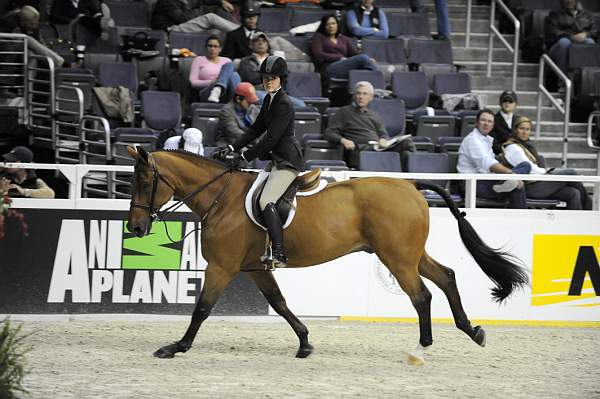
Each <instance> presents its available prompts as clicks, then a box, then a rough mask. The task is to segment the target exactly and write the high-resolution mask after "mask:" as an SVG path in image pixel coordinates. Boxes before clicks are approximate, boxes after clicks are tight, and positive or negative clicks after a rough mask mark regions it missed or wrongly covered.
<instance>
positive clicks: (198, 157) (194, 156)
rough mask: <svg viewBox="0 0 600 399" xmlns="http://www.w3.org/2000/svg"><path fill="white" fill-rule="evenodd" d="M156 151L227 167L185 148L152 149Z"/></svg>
mask: <svg viewBox="0 0 600 399" xmlns="http://www.w3.org/2000/svg"><path fill="white" fill-rule="evenodd" d="M157 152H167V153H171V154H173V153H176V154H180V155H183V156H184V157H187V158H192V160H193V161H196V162H197V161H206V162H209V163H212V164H213V165H215V166H219V167H220V168H222V169H225V168H227V165H226V164H225V163H223V162H221V161H217V160H216V159H213V158H209V157H205V156H203V155H198V154H195V153H193V152H189V151H185V150H181V149H172V150H171V149H168V150H164V149H162V150H156V151H152V153H153V154H154V153H157ZM237 172H242V173H250V174H252V173H255V172H247V171H244V170H237Z"/></svg>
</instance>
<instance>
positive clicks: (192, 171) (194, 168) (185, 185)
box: [159, 153, 251, 213]
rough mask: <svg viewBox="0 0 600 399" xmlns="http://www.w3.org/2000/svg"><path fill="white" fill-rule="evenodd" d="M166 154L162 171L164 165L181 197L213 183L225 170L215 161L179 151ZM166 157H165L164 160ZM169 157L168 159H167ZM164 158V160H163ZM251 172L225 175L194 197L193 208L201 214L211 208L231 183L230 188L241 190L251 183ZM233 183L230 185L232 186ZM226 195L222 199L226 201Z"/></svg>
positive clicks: (231, 189) (161, 164)
mask: <svg viewBox="0 0 600 399" xmlns="http://www.w3.org/2000/svg"><path fill="white" fill-rule="evenodd" d="M161 154H166V155H167V156H166V157H160V159H159V162H160V165H159V170H160V171H161V174H162V173H163V172H162V171H163V168H164V170H165V171H166V173H167V174H168V176H165V177H166V178H167V179H168V180H169V182H170V183H172V185H173V188H175V189H176V190H177V192H176V193H175V194H176V195H177V196H178V197H179V198H184V197H185V196H186V195H188V194H189V193H191V192H193V191H194V190H196V189H198V188H199V187H201V186H203V185H205V184H206V183H208V182H210V181H211V180H213V179H214V178H216V177H217V176H218V175H219V174H221V173H223V172H224V171H225V169H224V168H223V167H221V166H219V165H217V164H216V163H214V162H211V161H209V160H204V159H202V158H196V157H192V156H187V155H183V154H177V153H161ZM163 158H164V160H163ZM167 158H168V159H167ZM161 161H162V162H161ZM250 180H251V177H250V175H249V174H248V175H246V174H244V173H234V174H233V175H230V174H225V175H223V176H222V177H221V178H219V179H218V180H216V181H214V182H213V183H211V184H210V185H209V186H207V187H206V188H205V189H203V190H202V192H200V193H199V194H197V195H196V196H194V200H193V201H192V203H190V205H192V206H193V208H196V209H194V210H197V211H198V212H200V213H202V212H204V211H206V210H207V209H208V207H210V204H211V202H212V201H213V200H214V198H215V197H216V196H217V195H218V194H219V193H220V192H221V191H222V190H223V189H224V188H225V185H228V187H227V191H228V192H229V191H233V190H236V189H237V190H239V189H240V188H241V187H245V186H249V181H250ZM229 186H231V187H229ZM225 199H226V198H223V200H225Z"/></svg>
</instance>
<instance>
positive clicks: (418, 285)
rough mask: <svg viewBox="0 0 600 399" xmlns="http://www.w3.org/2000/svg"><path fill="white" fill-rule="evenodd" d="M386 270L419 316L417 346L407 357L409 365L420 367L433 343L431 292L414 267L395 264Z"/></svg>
mask: <svg viewBox="0 0 600 399" xmlns="http://www.w3.org/2000/svg"><path fill="white" fill-rule="evenodd" d="M384 263H385V264H386V265H388V269H390V271H391V272H392V274H393V275H394V277H396V280H398V284H400V287H402V289H403V290H404V292H406V294H407V295H408V297H409V298H410V300H411V302H412V304H413V306H414V307H415V309H416V311H417V315H418V316H419V332H420V338H419V345H418V346H417V348H416V349H415V350H414V351H413V352H411V353H410V354H409V355H408V362H409V363H410V364H413V365H416V366H420V365H422V364H424V363H425V359H424V353H425V348H426V347H428V346H430V345H431V344H432V343H433V337H432V334H431V292H429V289H427V287H426V286H425V284H424V283H423V280H422V279H421V277H420V276H419V274H418V271H417V267H416V266H415V265H408V264H395V265H397V266H396V267H390V266H389V264H388V263H386V262H385V261H384Z"/></svg>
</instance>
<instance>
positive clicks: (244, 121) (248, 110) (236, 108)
mask: <svg viewBox="0 0 600 399" xmlns="http://www.w3.org/2000/svg"><path fill="white" fill-rule="evenodd" d="M257 103H258V97H257V96H256V90H255V89H254V86H252V84H250V83H248V82H242V83H240V84H238V85H237V86H236V88H235V94H234V96H233V99H232V100H231V101H230V102H228V103H227V104H225V106H224V107H223V108H221V112H220V113H219V125H218V126H217V140H216V141H217V146H219V147H227V146H228V145H230V144H233V143H235V142H236V141H237V140H239V139H240V137H242V135H243V134H245V133H246V132H247V131H248V128H249V127H250V126H252V124H253V123H254V121H255V120H256V117H257V116H258V112H259V111H260V107H258V106H256V104H257Z"/></svg>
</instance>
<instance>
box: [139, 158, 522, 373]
mask: <svg viewBox="0 0 600 399" xmlns="http://www.w3.org/2000/svg"><path fill="white" fill-rule="evenodd" d="M138 151H139V152H138ZM128 152H129V154H130V155H131V156H132V157H133V158H134V160H135V161H136V163H135V169H134V174H133V182H132V201H131V207H130V210H129V215H128V223H127V228H128V229H129V231H131V232H133V233H135V235H136V236H138V237H143V236H144V235H146V234H148V233H149V232H150V229H151V225H152V221H153V219H154V216H155V215H156V214H157V213H158V212H159V209H160V208H161V207H162V206H163V205H164V204H165V203H166V202H167V201H169V200H170V199H171V197H172V196H173V195H175V196H176V197H178V198H185V200H184V203H185V204H186V205H187V206H188V207H189V208H190V209H191V210H192V211H193V212H194V213H195V214H196V215H198V216H199V217H200V218H202V230H201V245H202V256H203V258H204V259H205V260H206V261H207V262H208V265H207V267H206V271H205V281H204V287H203V289H202V292H201V294H200V298H199V300H198V302H197V303H196V306H195V308H194V312H193V314H192V318H191V322H190V325H189V327H188V329H187V331H186V333H185V335H184V336H183V338H182V339H181V340H179V341H177V342H175V343H173V344H169V345H166V346H163V347H162V348H160V349H158V350H157V351H156V352H155V353H154V356H156V357H159V358H172V357H173V356H174V355H175V353H178V352H187V351H188V350H189V349H190V348H191V346H192V342H193V341H194V338H195V337H196V334H197V333H198V330H199V328H200V326H201V324H202V322H203V321H204V320H205V319H206V318H207V317H208V316H209V314H210V312H211V309H212V307H213V305H214V304H215V303H216V302H217V300H218V299H219V297H220V296H221V294H222V293H223V291H224V289H225V287H226V286H227V285H228V284H229V282H230V281H231V280H232V279H233V278H234V277H235V276H236V275H237V274H238V273H240V272H241V271H247V272H248V274H249V276H250V277H251V278H252V279H253V280H254V282H255V283H256V285H257V286H258V288H259V290H260V291H261V292H262V293H263V295H264V296H265V298H266V299H267V301H268V303H269V304H270V305H271V307H272V308H273V309H274V310H275V311H276V312H277V313H278V314H279V315H281V316H282V317H283V318H284V319H285V320H286V321H287V322H288V323H289V324H290V326H291V327H292V329H293V330H294V332H295V333H296V335H297V336H298V339H299V341H300V347H299V349H298V351H297V353H296V357H300V358H304V357H307V356H309V355H310V354H311V353H312V351H313V346H312V345H311V344H310V343H309V341H308V329H307V328H306V326H305V325H304V324H303V323H302V322H301V321H300V320H299V319H298V318H297V317H296V316H295V315H294V314H293V313H292V312H291V311H290V309H288V307H287V305H286V301H285V299H284V297H283V295H282V294H281V292H280V290H279V287H278V286H277V282H276V280H275V278H274V276H273V274H272V272H271V271H258V270H260V269H261V268H263V269H264V267H263V266H262V264H261V263H260V256H261V255H262V253H263V250H264V248H265V234H266V233H265V232H264V231H263V230H261V229H260V228H259V227H258V226H256V225H255V224H254V223H253V222H252V221H251V220H250V218H249V217H248V216H247V214H246V211H245V208H244V198H245V195H246V192H247V191H248V189H249V188H250V186H251V184H252V182H253V181H254V179H255V178H256V176H257V174H256V173H255V172H245V171H232V170H228V168H227V167H226V166H225V165H224V164H223V163H221V162H219V161H216V160H212V159H209V158H204V157H201V156H198V155H195V154H192V153H188V152H184V151H180V150H171V151H165V150H160V151H154V152H152V153H147V152H146V151H145V150H144V149H143V148H139V149H138V150H136V149H134V148H132V147H129V148H128ZM419 187H420V188H423V187H425V188H428V189H431V190H434V191H435V192H437V193H438V194H440V195H441V196H442V198H444V200H445V202H446V204H447V205H448V208H449V209H450V211H451V212H452V214H453V215H454V216H455V218H456V219H457V221H458V228H459V232H460V237H461V239H462V241H463V243H464V245H465V247H466V248H467V249H468V250H469V252H470V253H471V255H472V256H473V258H474V259H475V261H476V262H477V263H478V264H479V266H480V267H481V269H482V270H483V271H484V273H485V274H486V275H487V276H488V277H490V279H491V280H492V281H493V282H494V283H495V287H494V288H493V289H492V297H493V298H494V299H495V300H497V301H503V300H505V299H506V298H507V297H508V296H509V295H510V294H511V293H512V292H513V290H514V289H516V288H518V287H520V286H523V285H525V284H527V282H528V276H527V273H526V271H525V269H524V267H523V266H522V265H521V264H520V261H519V260H518V259H517V258H515V257H513V256H511V255H510V254H508V253H505V252H502V251H500V250H496V249H492V248H490V247H489V246H487V245H486V244H485V243H484V242H483V241H482V240H481V238H480V237H479V236H478V235H477V233H476V232H475V230H474V229H473V227H472V226H471V225H470V223H469V222H468V221H467V220H466V219H465V217H464V216H465V214H464V213H461V212H460V211H459V210H458V208H457V206H456V205H455V204H454V202H453V201H452V200H451V199H450V197H449V195H448V193H447V192H446V191H445V190H444V189H443V188H441V187H439V186H436V185H431V184H427V183H415V182H414V181H406V180H401V179H394V178H383V177H368V178H357V179H352V180H348V181H342V182H336V183H332V184H329V185H327V186H326V187H325V189H323V190H322V191H321V192H319V193H317V194H314V195H311V196H307V197H299V198H298V207H297V211H296V216H295V218H294V220H293V222H292V224H291V225H290V226H289V227H288V228H287V229H286V230H285V231H284V239H285V240H284V241H285V246H286V250H287V254H288V257H289V267H307V266H312V265H318V264H321V263H325V262H327V261H330V260H333V259H336V258H339V257H341V256H343V255H346V254H349V253H352V252H356V251H368V252H374V253H375V254H377V256H378V257H379V259H380V260H381V262H382V263H383V264H384V265H385V266H386V267H387V268H388V269H389V270H390V272H391V273H392V274H393V275H394V277H395V278H396V280H397V281H398V283H399V284H400V286H401V287H402V289H403V290H404V291H405V292H406V294H407V295H408V296H409V298H410V300H411V302H412V304H413V306H414V308H415V309H416V311H417V314H418V318H419V330H420V338H419V344H418V345H417V347H416V349H415V350H414V351H412V352H410V353H409V356H408V362H409V363H411V364H416V365H420V364H423V363H424V349H425V348H427V347H428V346H430V345H431V344H432V342H433V341H432V333H431V308H430V305H431V293H430V292H429V290H428V289H427V287H426V286H425V284H424V283H423V280H422V279H421V276H423V277H425V278H427V279H429V280H431V281H432V282H433V283H435V284H436V285H437V286H438V287H439V288H440V289H441V290H442V291H443V292H444V294H445V295H446V297H447V299H448V302H449V304H450V308H451V310H452V314H453V317H454V320H455V324H456V326H457V327H458V328H459V329H460V330H462V331H463V332H465V333H466V334H467V335H468V336H469V337H470V338H471V339H472V340H473V341H474V342H476V343H477V344H479V345H480V346H484V345H485V332H484V330H483V329H482V328H481V327H480V326H476V327H472V326H471V322H470V321H469V319H468V318H467V315H466V314H465V311H464V310H463V307H462V304H461V299H460V295H459V293H458V289H457V286H456V282H455V277H454V271H453V270H452V269H450V268H448V267H446V266H443V265H442V264H440V263H438V262H437V261H436V260H434V259H433V258H431V257H430V256H429V255H428V254H427V252H426V251H425V241H426V240H427V235H428V231H429V207H428V204H427V201H426V200H425V199H424V197H423V195H422V194H421V193H420V192H419V191H418V190H417V188H419ZM391 198H394V199H397V202H396V203H395V204H394V206H389V200H390V199H391Z"/></svg>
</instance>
